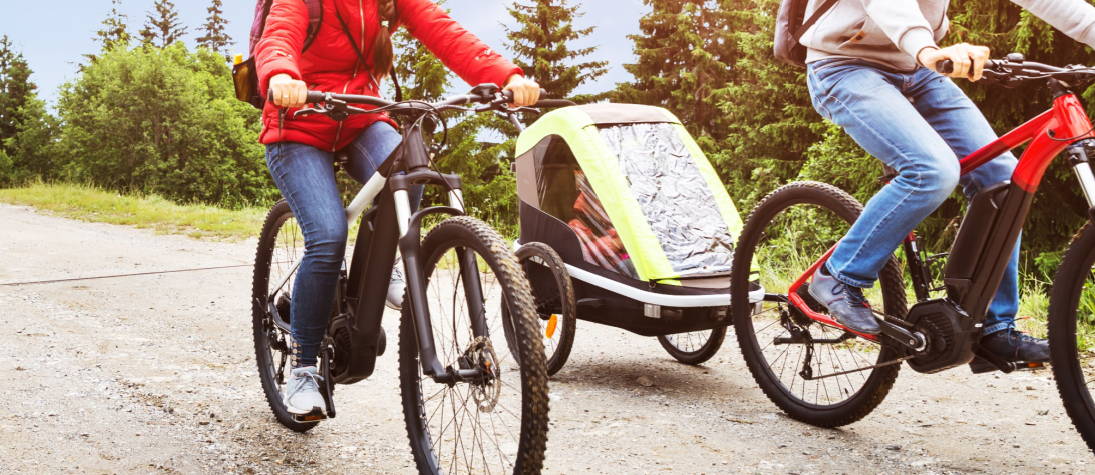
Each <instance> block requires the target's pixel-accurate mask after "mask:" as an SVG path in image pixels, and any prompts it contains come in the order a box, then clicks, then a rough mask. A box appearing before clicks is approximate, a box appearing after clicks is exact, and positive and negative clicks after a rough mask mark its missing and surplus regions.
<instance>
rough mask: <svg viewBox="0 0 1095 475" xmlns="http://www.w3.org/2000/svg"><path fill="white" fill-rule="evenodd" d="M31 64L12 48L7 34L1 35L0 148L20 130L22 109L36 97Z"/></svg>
mask: <svg viewBox="0 0 1095 475" xmlns="http://www.w3.org/2000/svg"><path fill="white" fill-rule="evenodd" d="M30 73H31V71H30V66H29V65H28V64H27V60H26V59H25V58H23V54H22V53H18V52H16V51H15V50H13V49H12V45H11V40H10V39H9V38H8V36H7V35H4V36H2V37H0V149H4V148H5V147H6V146H5V145H4V143H5V142H6V141H7V140H8V139H10V138H12V137H14V136H15V134H16V133H17V132H18V131H19V123H20V122H21V120H22V118H21V117H20V111H21V110H22V109H23V106H25V105H26V104H27V102H28V101H29V100H30V99H32V98H33V97H34V90H35V89H36V86H35V85H34V83H32V82H31V81H30Z"/></svg>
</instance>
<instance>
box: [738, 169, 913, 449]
mask: <svg viewBox="0 0 1095 475" xmlns="http://www.w3.org/2000/svg"><path fill="white" fill-rule="evenodd" d="M861 210H862V206H861V205H860V204H859V203H858V202H857V201H855V199H854V198H852V197H851V196H849V195H848V194H847V193H844V192H843V191H841V190H840V189H838V188H836V187H833V186H830V185H826V184H823V183H817V182H799V183H791V184H789V185H786V186H783V187H781V188H779V189H778V190H776V191H774V192H772V193H771V194H769V195H768V196H766V197H765V198H764V199H762V200H761V201H760V203H758V204H757V207H756V208H755V209H754V210H753V212H752V213H751V214H750V216H749V218H748V220H747V221H746V224H745V227H744V229H743V231H742V233H741V237H739V239H738V246H737V249H736V250H735V253H734V263H733V268H734V269H735V270H734V274H733V276H732V283H731V301H733V302H746V301H748V294H749V282H750V280H755V279H759V283H760V284H761V285H762V286H763V287H764V288H765V289H766V291H767V292H768V293H767V294H766V296H765V299H764V302H762V304H761V305H760V308H755V307H754V306H752V305H733V306H731V307H732V308H731V311H732V312H734V326H735V330H736V332H737V335H738V342H739V344H740V346H741V351H742V354H743V356H744V357H745V362H746V364H747V365H748V367H749V371H750V372H751V373H752V374H753V378H754V379H755V380H756V382H757V384H758V385H759V386H760V387H761V389H762V390H763V391H764V394H765V395H767V396H768V398H769V399H770V400H772V402H774V403H775V404H776V405H777V406H779V408H780V409H782V410H784V411H785V412H786V413H787V414H788V415H790V416H791V417H793V418H795V419H797V420H800V421H802V422H806V423H808V424H813V425H816V426H822V427H837V426H841V425H845V424H849V423H852V422H855V421H857V420H859V419H861V418H862V417H864V416H866V415H867V414H869V413H870V412H871V411H872V410H873V409H874V408H875V407H876V406H878V404H879V403H880V402H882V399H883V398H885V397H886V394H887V393H888V392H889V391H890V388H891V387H892V386H893V383H894V380H895V379H897V373H898V371H899V369H900V365H899V364H896V363H895V360H896V359H897V358H898V356H899V355H898V352H897V351H896V349H895V348H894V347H893V345H892V344H889V343H888V342H887V340H886V339H885V338H882V339H881V340H880V341H879V342H872V341H869V340H866V339H862V338H857V337H855V335H853V334H851V333H847V332H845V331H843V330H839V329H836V328H835V327H830V326H826V325H822V324H820V323H818V322H815V321H814V320H811V319H809V318H807V317H806V316H805V315H804V314H802V313H801V312H799V311H798V310H797V309H795V308H794V307H791V306H790V305H788V303H787V289H788V288H790V286H791V284H792V282H794V281H795V280H796V279H797V278H798V277H799V276H800V275H801V274H802V273H803V272H804V271H805V270H806V269H808V268H809V267H810V265H811V264H813V263H814V262H815V261H816V259H819V258H820V257H821V256H823V255H824V254H825V252H826V251H827V250H828V249H829V248H831V247H832V246H833V244H835V243H836V242H837V241H838V240H839V239H840V238H841V237H842V236H844V234H845V233H846V232H847V230H848V228H849V227H850V225H851V223H852V222H854V221H855V219H856V218H857V217H858V216H859V213H860V211H861ZM753 264H755V266H754V265H753ZM758 274H759V275H758ZM879 283H880V284H881V291H880V292H879V291H878V290H877V289H876V290H874V291H868V292H867V296H868V298H870V299H871V300H872V301H874V302H875V303H878V301H879V297H881V301H882V304H883V308H884V310H885V313H886V314H888V315H904V314H905V292H904V285H903V284H902V280H901V272H900V268H899V267H898V265H897V262H896V260H892V259H891V261H890V262H889V264H887V265H886V267H885V268H883V270H882V272H881V274H880V276H879ZM807 300H808V301H809V300H810V299H807ZM882 363H890V364H888V365H886V366H876V365H879V364H882Z"/></svg>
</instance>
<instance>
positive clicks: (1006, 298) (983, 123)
mask: <svg viewBox="0 0 1095 475" xmlns="http://www.w3.org/2000/svg"><path fill="white" fill-rule="evenodd" d="M807 84H808V85H809V88H810V97H811V100H812V102H813V104H814V108H815V109H816V110H817V111H818V113H820V114H821V115H822V116H824V117H825V118H826V119H829V120H831V121H833V122H834V123H836V124H837V125H839V126H841V127H843V128H844V130H845V131H846V132H847V133H848V135H850V136H851V137H852V138H853V139H854V140H855V141H856V142H857V143H859V145H860V146H861V147H863V149H864V150H866V151H867V153H869V154H871V155H872V156H874V157H875V158H877V159H879V160H881V161H882V162H883V163H885V164H886V165H889V166H890V167H891V168H893V169H895V170H897V172H898V173H899V175H898V176H897V178H895V179H894V180H893V181H891V182H890V183H889V184H887V185H885V186H883V187H882V190H881V191H879V192H878V194H876V195H875V196H874V197H873V198H871V200H870V201H868V202H867V205H866V206H865V207H864V208H863V214H862V215H861V216H860V217H859V219H858V220H856V222H855V224H854V225H852V228H851V229H850V230H849V231H848V234H847V235H846V236H845V237H844V239H843V240H841V241H840V244H839V245H837V248H836V250H835V251H834V252H833V256H832V257H831V258H830V259H829V261H828V262H827V263H826V267H827V269H828V270H829V273H830V274H832V275H833V276H834V277H835V278H836V279H837V280H839V281H841V282H844V283H845V284H848V285H853V286H856V287H863V288H867V287H871V286H873V285H874V282H875V280H877V279H878V273H879V271H881V269H882V267H883V266H884V265H885V264H886V261H887V260H888V259H889V258H890V256H891V255H892V254H893V252H894V251H895V250H896V249H897V248H898V246H900V245H901V242H902V241H903V240H904V239H905V237H906V236H907V235H908V234H909V233H910V232H912V230H913V229H915V228H916V226H917V225H918V224H920V222H921V221H923V220H924V218H926V217H928V215H929V214H931V213H932V212H933V211H935V210H936V208H938V207H939V205H941V204H943V201H945V200H946V199H947V197H948V196H950V194H951V193H952V192H953V191H954V188H955V186H957V185H958V184H960V183H961V185H962V187H963V190H964V191H965V194H966V196H967V197H972V196H973V195H974V194H976V193H977V192H978V191H980V190H982V189H985V188H987V187H990V186H992V185H995V184H997V183H1000V182H1004V181H1007V180H1010V179H1011V174H1012V172H1013V171H1014V170H1015V165H1016V164H1017V163H1018V161H1017V160H1016V159H1015V156H1013V155H1012V154H1010V153H1005V154H1003V155H1001V156H999V157H997V158H995V159H993V160H992V161H990V162H988V163H986V164H984V165H982V166H981V167H979V168H978V169H976V170H974V171H973V172H971V173H968V174H966V175H963V176H959V175H960V172H959V163H958V160H959V158H961V157H965V156H966V155H969V154H970V153H972V152H974V151H975V150H977V149H979V148H981V147H983V146H985V145H988V144H989V143H990V142H992V141H994V140H996V138H997V136H996V133H995V132H994V131H993V130H992V127H991V126H990V125H989V123H988V121H987V120H986V119H985V116H984V115H982V114H981V111H980V110H978V109H977V106H975V105H974V104H973V102H972V101H970V99H969V98H968V97H966V95H965V93H963V92H962V90H961V89H959V88H958V86H956V85H955V84H954V83H953V82H952V81H951V80H950V79H948V78H946V77H944V76H942V75H940V74H938V73H936V72H934V71H930V70H928V69H926V68H918V69H917V70H916V71H914V72H911V73H897V72H891V71H886V70H882V69H879V68H877V67H874V66H871V65H868V64H864V63H861V62H847V61H845V60H835V62H834V60H822V61H818V62H815V63H811V64H810V66H809V68H808V70H807ZM1018 262H1019V244H1018V243H1017V244H1016V246H1015V250H1014V251H1013V252H1012V255H1011V260H1010V261H1008V266H1007V270H1006V272H1005V274H1004V279H1003V281H1002V282H1001V284H1000V287H999V288H998V289H997V291H996V295H995V297H994V298H993V301H992V303H991V304H990V305H989V308H988V313H987V317H986V320H985V322H984V328H983V330H982V331H983V333H984V334H986V335H987V334H989V333H993V332H996V331H1000V330H1004V329H1007V328H1010V327H1012V326H1013V325H1014V321H1015V314H1016V313H1017V312H1018V311H1019V266H1018Z"/></svg>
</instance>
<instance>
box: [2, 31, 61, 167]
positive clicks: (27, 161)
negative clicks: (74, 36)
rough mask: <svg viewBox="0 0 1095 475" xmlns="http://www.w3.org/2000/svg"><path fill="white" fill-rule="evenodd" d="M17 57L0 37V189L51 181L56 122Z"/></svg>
mask: <svg viewBox="0 0 1095 475" xmlns="http://www.w3.org/2000/svg"><path fill="white" fill-rule="evenodd" d="M30 75H31V70H30V67H29V66H28V65H27V61H26V60H25V59H24V58H23V55H22V54H21V53H17V52H15V51H14V50H13V49H12V45H11V41H10V40H9V39H8V37H7V36H3V37H0V186H7V185H13V184H18V183H20V182H22V181H25V180H26V179H28V178H31V177H39V178H47V179H48V178H53V177H54V175H55V173H56V170H55V168H54V167H53V163H54V152H55V150H54V147H53V142H54V140H53V138H54V136H55V135H56V131H57V120H56V119H55V118H54V117H52V116H50V115H49V113H48V112H46V106H45V102H43V101H42V100H41V99H39V98H38V96H37V94H36V93H35V89H37V87H36V86H35V85H34V83H33V82H31V80H30Z"/></svg>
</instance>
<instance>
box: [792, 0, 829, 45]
mask: <svg viewBox="0 0 1095 475" xmlns="http://www.w3.org/2000/svg"><path fill="white" fill-rule="evenodd" d="M839 1H840V0H825V3H822V4H821V5H820V6H818V7H817V10H814V13H813V14H812V15H810V18H808V19H806V21H804V22H802V27H801V28H799V29H798V31H796V32H795V40H796V41H797V40H801V39H802V35H805V34H806V30H809V29H810V27H812V26H814V23H817V21H818V20H820V19H821V16H822V15H824V14H825V13H826V12H828V11H829V10H831V9H832V8H833V6H834V5H836V3H837V2H839Z"/></svg>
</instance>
